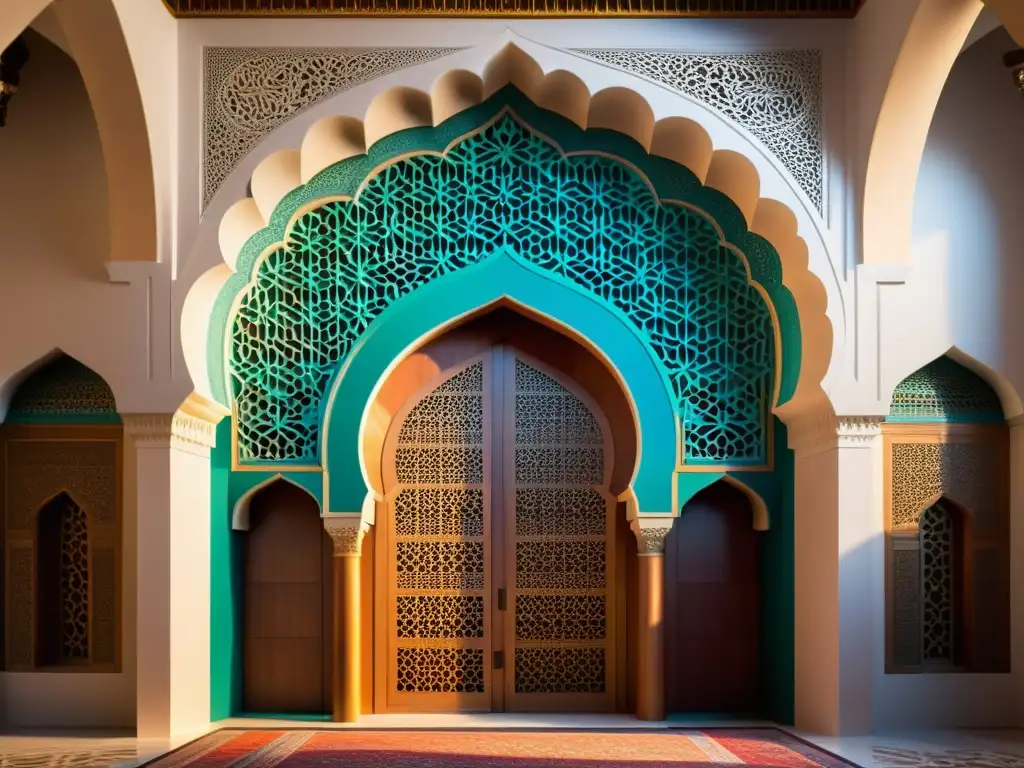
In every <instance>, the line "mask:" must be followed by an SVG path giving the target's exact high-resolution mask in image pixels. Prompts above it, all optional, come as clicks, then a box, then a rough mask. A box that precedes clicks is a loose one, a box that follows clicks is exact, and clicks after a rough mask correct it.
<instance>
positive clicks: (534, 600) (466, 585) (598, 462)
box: [374, 345, 616, 712]
mask: <svg viewBox="0 0 1024 768" xmlns="http://www.w3.org/2000/svg"><path fill="white" fill-rule="evenodd" d="M609 437H610V436H609V430H608V427H607V423H606V421H605V419H604V417H603V415H602V414H601V413H600V411H599V409H598V408H597V407H596V406H595V405H594V404H593V402H592V401H591V400H590V399H589V398H588V397H587V396H586V394H585V393H584V392H583V390H582V389H581V388H579V387H578V386H577V385H576V384H575V383H574V382H572V381H571V380H569V379H568V378H566V377H564V376H563V375H561V374H559V373H557V372H555V371H554V370H552V369H550V368H547V367H546V366H544V365H542V364H541V363H539V362H538V361H536V360H533V359H531V358H529V357H527V356H525V355H524V354H522V353H520V352H518V351H517V350H516V349H514V348H512V347H509V346H504V345H497V346H494V347H492V348H490V349H489V350H488V351H487V352H486V353H485V354H483V355H480V356H477V357H475V358H473V359H471V360H469V361H468V362H465V363H462V364H461V365H459V366H456V367H455V368H453V369H451V370H448V371H446V372H445V373H443V374H442V375H440V376H439V377H438V378H436V379H435V380H434V381H433V382H432V383H431V384H429V385H428V386H426V387H425V388H424V389H423V390H422V391H421V392H420V393H419V394H418V395H416V396H414V397H412V398H411V399H410V401H409V402H408V403H407V404H406V405H405V406H404V407H403V408H402V409H401V410H400V411H399V412H398V413H397V414H396V417H395V418H394V420H393V421H392V426H391V428H390V431H389V433H388V435H387V438H386V440H385V447H384V462H383V465H382V469H383V473H384V478H383V479H384V484H385V490H386V498H385V503H384V505H383V512H382V516H383V517H384V519H383V520H378V522H377V525H376V531H377V544H376V546H377V550H376V557H377V558H378V562H379V563H380V565H379V566H378V569H377V579H376V582H377V584H376V588H375V602H376V606H375V616H376V618H375V638H376V639H375V653H374V657H375V661H374V667H375V669H374V677H375V698H376V701H377V705H376V709H377V711H392V712H396V711H398V712H400V711H405V712H426V711H449V712H450V711H502V710H507V711H565V710H569V711H612V710H614V708H615V691H614V686H615V674H614V670H615V666H616V664H615V650H616V649H615V647H614V646H615V643H614V638H615V631H614V617H615V615H616V613H615V605H614V604H613V603H614V600H615V593H616V590H615V589H613V585H614V583H615V558H614V556H613V554H614V551H615V550H614V542H613V539H614V536H613V522H614V520H613V514H614V508H615V502H614V499H613V498H611V496H610V495H609V493H608V491H607V487H608V481H609V471H610V467H611V461H612V456H611V451H612V444H611V440H610V439H609Z"/></svg>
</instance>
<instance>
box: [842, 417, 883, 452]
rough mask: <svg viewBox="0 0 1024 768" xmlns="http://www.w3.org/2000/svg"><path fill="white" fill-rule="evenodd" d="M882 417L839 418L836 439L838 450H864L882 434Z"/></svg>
mask: <svg viewBox="0 0 1024 768" xmlns="http://www.w3.org/2000/svg"><path fill="white" fill-rule="evenodd" d="M884 421H885V417H884V416H839V417H838V418H837V423H836V437H837V443H838V446H839V447H840V448H866V447H868V446H870V445H871V444H872V443H873V442H875V440H876V439H877V438H878V437H880V436H881V434H882V423H883V422H884Z"/></svg>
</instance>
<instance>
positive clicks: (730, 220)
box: [182, 44, 833, 419]
mask: <svg viewBox="0 0 1024 768" xmlns="http://www.w3.org/2000/svg"><path fill="white" fill-rule="evenodd" d="M500 82H505V83H506V84H507V83H515V84H516V85H517V87H519V88H521V89H522V90H523V91H524V93H523V96H525V97H526V99H525V100H526V101H528V102H532V103H530V104H529V107H531V108H533V109H536V106H535V105H536V104H543V106H544V107H546V108H547V109H548V110H549V111H554V112H556V113H558V114H559V115H561V116H562V117H564V118H565V120H566V121H569V122H571V123H573V124H574V125H575V126H577V127H579V128H586V127H588V126H589V127H590V128H591V129H593V123H597V124H601V122H602V120H601V119H594V120H593V123H591V118H592V117H594V118H597V117H598V116H597V114H596V113H592V107H593V102H594V101H595V100H596V101H597V104H598V105H599V106H601V103H602V100H605V99H610V100H611V102H612V103H613V104H616V103H617V104H618V105H619V108H620V109H622V110H624V111H633V110H635V108H636V106H637V105H636V104H633V103H632V102H633V101H635V100H636V99H637V96H636V94H635V93H633V92H631V91H629V90H628V89H626V88H617V89H607V91H606V92H602V94H603V95H602V94H598V95H596V96H594V97H591V96H590V94H589V92H588V90H587V88H586V86H585V85H584V84H583V82H582V81H581V80H580V79H579V78H578V77H577V76H576V75H574V74H573V73H571V72H567V71H565V70H554V71H552V72H550V73H548V74H546V75H545V74H544V73H543V72H542V71H541V70H540V69H539V67H537V65H536V64H535V63H534V62H533V60H532V59H531V58H530V57H529V56H528V55H526V54H524V53H523V52H522V51H521V50H520V49H518V48H516V47H515V46H514V45H511V44H510V45H508V46H506V48H505V49H503V50H502V51H501V52H500V53H499V54H498V55H497V56H496V57H495V58H494V59H493V60H492V63H491V64H490V65H488V67H487V69H486V70H485V72H484V74H483V76H482V77H481V76H479V75H476V74H475V73H473V72H469V71H466V70H453V71H449V72H448V73H447V74H446V75H443V76H442V77H440V78H439V79H438V80H437V81H435V84H434V86H433V87H432V88H431V90H430V94H429V96H428V95H427V94H424V93H423V92H418V91H413V90H412V89H408V88H401V89H391V90H390V91H385V92H383V93H381V94H378V96H377V97H376V98H375V99H374V104H371V109H370V110H369V111H370V112H374V113H375V114H377V115H378V116H379V115H381V114H384V113H385V112H388V111H392V112H395V113H396V114H399V115H400V116H401V117H402V119H401V121H400V122H399V124H393V125H392V126H391V127H392V129H396V128H399V127H400V125H405V126H410V123H415V122H417V121H418V122H419V123H421V125H419V126H414V127H411V128H408V129H407V130H404V131H401V132H400V133H399V134H398V136H407V135H409V134H415V133H419V134H421V135H422V134H423V133H424V129H427V128H434V130H435V132H436V133H438V134H442V133H443V132H444V131H443V130H442V129H444V128H446V127H448V123H449V122H453V121H454V120H455V118H459V119H462V118H463V117H464V115H465V113H467V112H473V111H474V110H479V108H480V107H481V104H480V103H479V99H481V98H484V96H485V95H486V94H487V93H488V92H489V91H492V90H493V89H494V88H495V87H496V84H497V83H500ZM598 96H600V97H601V98H598ZM403 98H404V99H407V100H408V102H407V103H406V104H404V106H403V105H399V106H395V105H396V102H401V101H402V99H403ZM424 98H426V99H428V101H429V103H430V105H431V108H430V109H426V108H425V107H424V105H425V104H426V103H427V102H425V101H424ZM616 99H618V101H617V100H616ZM640 101H641V102H642V101H643V100H642V99H640ZM378 102H379V104H378ZM388 104H390V106H389V107H388V109H387V110H385V109H383V106H381V105H388ZM644 106H646V104H644ZM599 111H601V112H604V113H606V114H607V113H609V112H612V113H614V109H609V108H608V107H607V105H605V106H601V109H600V110H599ZM647 111H648V112H649V108H648V109H647ZM640 112H641V115H640V117H638V118H637V117H633V118H630V119H629V120H626V121H623V123H622V124H621V125H619V126H618V127H619V129H620V130H619V131H615V132H614V134H615V135H616V136H617V137H618V141H620V142H621V140H622V138H623V137H622V135H621V132H622V131H625V132H626V133H627V134H628V135H629V137H630V138H632V139H633V140H634V141H635V142H636V143H637V144H639V145H640V146H639V147H635V146H634V147H632V148H631V151H630V152H628V153H625V154H628V155H630V157H628V158H627V160H628V161H629V162H631V163H633V164H634V165H637V167H639V166H649V165H656V164H660V165H661V166H662V167H667V166H669V165H671V166H672V167H673V168H675V169H676V172H677V173H678V171H679V170H681V169H679V168H678V166H679V165H685V166H686V167H687V168H689V169H691V171H692V175H691V174H687V173H686V172H685V171H684V172H683V174H682V175H685V176H687V177H688V178H689V179H691V182H690V184H691V186H694V187H696V186H697V185H696V184H693V183H692V181H696V182H700V183H702V184H706V186H705V187H703V188H702V192H703V193H704V194H705V195H714V190H713V189H712V188H713V187H719V188H723V187H724V188H728V189H729V190H730V191H731V192H732V194H734V195H736V196H737V197H738V198H740V199H739V200H736V201H735V202H736V203H739V205H738V210H737V206H736V205H729V206H727V207H729V208H730V209H731V210H730V212H729V213H728V214H726V215H725V216H724V217H719V218H721V219H722V221H724V222H725V226H724V227H722V229H726V230H729V231H732V230H733V229H735V228H739V229H743V230H746V229H747V228H748V227H749V233H756V235H759V236H761V238H764V240H763V241H762V242H763V244H764V245H765V246H768V247H767V248H766V250H767V251H768V252H769V253H770V252H772V251H774V252H775V254H776V258H775V259H773V261H774V262H775V263H774V275H773V279H772V280H770V281H768V282H769V284H770V287H771V288H772V289H773V290H774V292H775V293H776V294H780V295H781V297H782V298H781V301H778V300H776V296H771V297H770V298H772V299H773V300H775V304H776V306H775V307H774V309H775V310H776V314H777V319H778V320H780V321H785V319H786V318H787V317H789V318H795V320H794V322H793V323H792V325H793V327H794V328H795V329H796V331H797V333H796V334H791V337H792V336H798V337H799V338H802V339H803V349H802V350H800V352H799V353H798V354H797V355H788V356H784V357H783V365H784V366H786V367H787V370H786V371H782V370H781V369H780V371H779V374H780V381H779V382H778V385H779V386H778V395H779V397H778V399H777V401H776V403H775V404H776V405H777V406H781V405H782V404H785V407H784V408H782V407H780V408H779V410H778V412H779V414H780V415H782V414H783V413H784V414H785V415H786V418H787V419H788V418H789V417H791V416H795V415H796V414H798V413H800V412H803V411H804V410H805V409H807V408H809V407H813V405H814V404H816V403H818V402H820V401H821V399H822V398H824V392H823V391H822V389H821V386H820V382H821V381H822V379H823V378H824V376H825V372H826V370H827V368H828V365H829V361H830V359H831V353H832V341H833V334H832V330H831V325H830V323H829V321H828V319H827V318H826V317H825V310H826V289H825V288H824V286H823V285H822V283H821V281H820V280H819V279H818V278H817V277H816V276H815V275H814V274H813V273H811V272H810V270H809V268H808V248H807V245H806V243H805V242H804V241H803V239H802V238H801V237H800V236H799V234H798V226H797V217H796V216H795V214H794V213H793V211H792V210H790V208H788V207H787V206H786V205H785V204H783V203H780V202H778V201H776V200H769V199H763V198H759V197H758V196H757V194H758V192H757V191H758V189H759V181H758V178H757V171H756V169H755V168H754V167H753V166H752V165H751V164H750V163H749V162H744V160H745V158H743V156H742V155H737V154H736V153H735V152H716V151H715V149H714V147H713V146H712V142H711V140H710V138H709V137H708V134H707V132H706V131H705V130H704V129H703V128H702V127H701V126H700V125H699V124H698V123H696V122H694V121H692V120H689V119H687V118H679V117H667V118H664V119H662V120H659V121H657V122H655V121H654V120H653V118H652V119H651V120H646V119H645V118H644V113H645V111H644V110H642V109H641V110H640ZM410 116H413V117H410ZM375 120H376V122H377V123H378V124H381V123H383V122H386V121H384V120H383V118H379V117H378V118H375ZM438 123H441V124H440V125H437V124H438ZM432 124H433V125H432ZM382 130H383V129H380V128H378V129H377V131H378V132H381V131H382ZM361 131H362V134H363V135H362V142H360V132H361ZM612 133H613V131H612V130H611V129H609V128H602V129H600V130H589V131H586V133H585V135H587V136H591V135H603V134H612ZM395 143H396V134H394V133H392V134H388V135H385V136H382V137H381V138H380V139H379V140H378V141H377V142H376V144H375V145H374V146H372V147H371V148H370V155H372V156H373V157H374V158H377V159H381V158H384V157H385V156H386V155H387V151H386V150H382V149H381V145H384V146H395ZM366 144H367V139H366V136H365V130H363V129H362V124H361V123H359V121H358V120H356V119H355V118H348V117H345V118H339V117H328V118H324V119H321V120H320V121H319V122H317V123H315V124H313V125H312V126H311V127H310V128H309V130H308V131H307V135H306V140H305V141H303V143H302V148H301V151H300V153H299V162H298V163H297V164H296V163H295V162H294V161H292V160H291V158H290V157H289V158H288V160H289V162H287V163H286V162H283V161H282V159H281V158H275V157H274V156H271V157H269V158H267V160H265V162H267V163H268V164H270V165H277V167H278V169H279V173H280V177H281V182H282V183H280V184H276V185H274V188H275V190H281V189H284V188H287V187H289V186H291V187H292V190H291V191H290V192H288V193H287V194H286V195H284V196H283V197H281V198H280V199H278V196H279V195H280V192H278V191H275V192H273V193H272V194H261V197H262V199H261V200H259V201H257V200H252V199H246V200H242V201H240V202H239V203H237V204H236V205H235V206H233V207H232V209H231V210H230V211H229V212H228V213H227V214H226V215H225V217H224V219H223V220H222V222H221V229H220V242H221V246H222V250H223V252H224V253H223V255H224V259H225V262H226V263H227V264H228V266H229V267H230V268H231V269H238V270H240V271H241V272H242V275H241V276H244V275H245V274H246V272H247V270H248V269H249V268H251V266H252V263H248V264H243V263H241V262H239V256H240V255H241V253H240V252H241V251H243V250H245V251H246V252H248V253H249V254H250V256H251V255H252V250H251V248H250V247H247V246H246V245H245V244H246V243H248V244H249V246H252V245H253V242H254V241H256V240H259V239H260V236H259V235H258V232H259V230H260V229H261V228H264V227H266V225H267V224H268V223H269V224H271V228H272V229H278V230H279V231H281V232H282V234H283V232H284V231H285V230H286V229H287V228H288V227H289V226H290V225H291V224H294V223H295V222H296V221H297V220H298V218H300V217H301V216H302V215H305V214H306V213H308V212H309V211H310V210H312V209H313V208H315V207H317V205H318V204H321V203H325V202H327V198H328V197H329V196H330V190H328V189H325V188H324V187H323V185H322V184H320V183H319V182H322V181H323V178H322V177H323V176H324V174H323V173H319V172H318V169H319V170H320V171H322V170H323V169H326V168H328V167H330V166H332V165H334V164H337V163H338V162H339V161H345V162H344V163H343V164H347V165H349V167H350V169H351V168H354V167H355V166H356V165H359V163H356V161H357V160H361V161H362V164H365V163H366V162H367V161H368V160H367V156H366V155H365V154H361V153H364V152H365V151H366ZM444 148H445V145H444V144H441V145H440V146H438V147H437V148H436V150H435V151H438V152H439V151H442V150H443V149H444ZM648 148H649V151H650V154H647V152H646V151H644V150H646V149H648ZM574 149H575V148H574V147H571V146H569V147H567V151H569V153H570V154H571V153H572V151H573V150H574ZM289 154H290V153H289ZM668 161H671V162H668ZM382 162H386V160H382ZM261 165H262V164H261ZM364 168H365V165H364ZM645 170H646V167H645ZM356 175H358V174H357V173H353V177H354V176H356ZM648 175H649V176H650V177H651V178H652V179H653V177H655V176H657V174H648ZM303 182H306V183H305V186H303ZM351 186H353V187H356V188H357V187H358V185H351ZM655 186H657V185H656V184H655ZM335 191H336V190H335ZM356 191H357V189H356ZM719 191H721V189H719ZM719 197H721V196H719ZM317 198H320V200H319V201H318V199H317ZM270 207H273V209H274V211H275V212H274V213H273V214H271V215H270V216H269V217H268V218H269V219H270V221H269V222H268V221H266V220H265V219H264V217H263V216H262V215H261V210H267V209H268V208H270ZM289 208H291V211H290V213H289V212H287V211H288V209H289ZM719 223H722V222H719ZM264 232H265V230H264ZM749 233H748V234H749ZM720 234H721V233H720ZM254 236H255V237H254ZM761 238H756V239H758V240H760V239H761ZM265 244H266V243H265ZM741 250H742V249H741ZM753 262H754V263H752V264H751V265H750V271H751V274H750V277H751V278H753V279H754V281H755V283H756V282H758V279H757V276H756V273H757V271H758V268H759V267H760V266H761V264H760V262H759V261H758V259H756V258H755V259H754V260H753ZM780 262H781V263H780ZM780 267H781V268H780ZM241 276H240V275H234V276H231V275H230V273H229V272H228V271H227V270H224V268H223V267H221V268H215V269H213V270H210V271H209V272H208V273H206V274H205V275H204V276H203V278H202V279H201V280H199V281H198V282H197V283H196V285H195V287H194V289H193V290H192V292H191V293H190V294H189V296H188V299H187V301H186V305H185V309H184V312H183V317H182V324H183V328H185V327H189V328H196V327H197V326H199V325H206V324H207V323H208V318H209V317H210V316H211V312H212V313H213V314H215V315H218V317H217V318H216V320H215V322H214V324H213V325H214V327H213V328H210V332H209V333H208V334H206V336H207V338H206V339H205V340H204V341H206V343H202V342H201V341H200V343H199V344H193V343H189V342H188V340H187V339H188V334H186V333H183V339H185V340H186V343H185V345H184V346H185V347H186V349H185V354H186V360H187V362H188V365H189V369H190V371H192V372H193V374H201V375H200V376H198V377H196V381H197V388H201V389H200V391H201V392H202V393H203V394H207V393H208V392H212V393H213V394H214V396H215V397H217V398H218V399H220V400H221V401H222V402H227V397H226V391H225V383H226V381H225V376H224V367H223V361H224V359H225V352H226V347H225V344H224V336H223V335H221V334H222V333H223V329H224V327H225V326H224V323H225V321H226V319H227V312H225V311H224V310H225V306H224V305H225V302H224V301H223V297H224V295H225V293H226V292H227V293H233V292H236V291H237V290H239V289H240V288H241V287H242V285H244V283H245V282H246V280H244V279H243V280H242V281H241V282H240V283H239V282H238V278H239V277H241ZM783 276H784V277H785V285H784V286H783V285H782V283H783V280H782V278H783ZM225 283H229V284H233V287H232V288H231V289H228V288H227V286H225V285H224V284H225ZM221 286H224V287H223V288H221ZM218 289H220V290H218ZM766 292H767V291H766ZM218 297H219V298H220V300H218ZM227 303H228V304H230V302H227ZM798 305H799V306H800V313H799V315H798V314H797V313H796V307H797V306H798ZM228 309H230V307H228ZM808 310H809V311H808ZM193 338H195V337H194V335H193ZM797 346H798V347H799V344H798V345H797ZM203 385H206V386H203Z"/></svg>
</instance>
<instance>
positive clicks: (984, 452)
mask: <svg viewBox="0 0 1024 768" xmlns="http://www.w3.org/2000/svg"><path fill="white" fill-rule="evenodd" d="M1002 450H1004V446H1003V445H1001V443H1000V441H992V442H988V441H985V442H957V443H894V444H893V445H892V528H893V530H905V529H913V528H916V527H917V518H918V515H920V514H921V511H922V510H923V509H924V508H925V507H926V506H927V505H928V504H929V503H930V502H931V501H933V500H934V499H936V498H937V497H939V496H942V495H945V496H948V497H949V498H951V499H953V500H955V501H956V502H957V503H958V504H961V505H962V506H964V507H966V508H967V509H969V510H971V514H972V516H973V518H974V520H975V524H976V525H977V526H978V527H979V529H982V530H985V529H991V527H992V526H993V525H995V524H998V520H999V517H1000V513H1001V510H1000V508H999V502H1000V498H999V494H998V490H999V486H1000V484H1001V483H1005V477H1004V476H1001V473H1002V472H1003V471H1004V470H1003V464H1002V461H1001V454H1000V452H1001V451H1002Z"/></svg>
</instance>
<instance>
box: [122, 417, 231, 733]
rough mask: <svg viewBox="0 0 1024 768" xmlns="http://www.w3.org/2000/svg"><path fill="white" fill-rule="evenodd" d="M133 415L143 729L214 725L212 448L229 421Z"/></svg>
mask: <svg viewBox="0 0 1024 768" xmlns="http://www.w3.org/2000/svg"><path fill="white" fill-rule="evenodd" d="M205 416H206V417H205V418H204V417H203V416H196V415H191V414H189V413H186V412H183V411H180V410H179V411H178V412H177V413H173V414H123V415H122V417H123V421H124V425H125V431H126V434H127V435H128V436H129V437H130V438H131V439H132V442H133V444H134V449H135V466H136V472H135V477H134V478H129V479H128V484H129V487H131V484H132V481H133V480H134V486H135V488H134V495H135V505H134V506H135V509H136V514H137V533H136V536H137V538H136V541H137V563H138V569H137V584H136V611H137V613H136V649H137V650H136V729H137V733H138V736H139V738H168V737H172V736H179V735H182V736H184V735H193V734H199V733H202V732H204V731H205V730H206V729H207V728H208V726H209V722H210V448H211V447H212V446H213V444H214V441H215V436H216V422H217V421H218V420H219V416H220V414H217V413H215V412H214V411H213V410H211V411H210V412H209V413H208V414H205Z"/></svg>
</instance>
